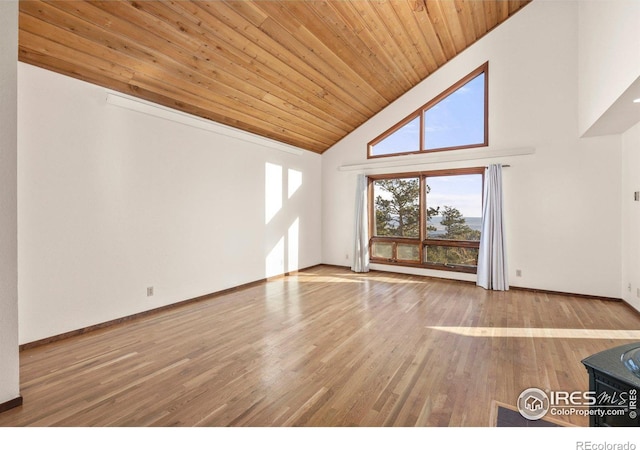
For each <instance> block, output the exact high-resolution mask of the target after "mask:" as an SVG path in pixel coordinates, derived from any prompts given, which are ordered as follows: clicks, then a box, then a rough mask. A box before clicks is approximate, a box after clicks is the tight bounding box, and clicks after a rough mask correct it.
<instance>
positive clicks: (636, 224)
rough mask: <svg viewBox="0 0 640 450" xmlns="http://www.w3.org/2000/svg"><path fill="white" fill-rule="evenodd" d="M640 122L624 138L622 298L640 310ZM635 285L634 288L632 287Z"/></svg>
mask: <svg viewBox="0 0 640 450" xmlns="http://www.w3.org/2000/svg"><path fill="white" fill-rule="evenodd" d="M636 191H640V123H638V124H637V125H635V126H634V127H633V128H631V129H630V130H628V131H627V132H626V133H624V134H623V135H622V295H623V299H624V300H625V301H627V302H628V303H629V304H631V305H632V306H633V307H634V308H636V309H637V310H640V291H639V290H640V234H639V230H640V202H636V201H634V197H633V193H634V192H636ZM629 285H631V287H629Z"/></svg>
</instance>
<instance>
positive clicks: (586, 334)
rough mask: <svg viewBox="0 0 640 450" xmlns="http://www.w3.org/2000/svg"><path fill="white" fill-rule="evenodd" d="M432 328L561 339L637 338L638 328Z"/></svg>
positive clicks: (639, 335) (477, 334) (468, 333)
mask: <svg viewBox="0 0 640 450" xmlns="http://www.w3.org/2000/svg"><path fill="white" fill-rule="evenodd" d="M427 328H430V329H432V330H436V331H444V332H447V333H454V334H458V335H460V336H469V337H498V338H500V337H515V338H520V337H521V338H563V339H639V340H640V330H582V329H571V328H507V327H439V326H429V327H427Z"/></svg>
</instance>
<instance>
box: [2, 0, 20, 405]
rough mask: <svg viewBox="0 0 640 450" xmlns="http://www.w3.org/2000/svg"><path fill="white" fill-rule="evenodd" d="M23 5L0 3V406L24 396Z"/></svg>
mask: <svg viewBox="0 0 640 450" xmlns="http://www.w3.org/2000/svg"><path fill="white" fill-rule="evenodd" d="M17 59H18V2H13V1H12V2H0V211H1V213H0V404H2V403H5V402H7V401H9V400H13V399H15V398H17V397H18V396H19V395H20V393H19V389H20V387H19V359H18V262H17V261H18V259H17V255H18V249H17V246H18V237H17V236H18V230H17V188H16V186H17V165H16V158H17V132H16V128H17V127H16V123H17V100H16V98H17V95H16V92H17V67H16V65H17V63H16V61H17Z"/></svg>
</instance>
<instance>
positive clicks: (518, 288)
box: [509, 286, 624, 302]
mask: <svg viewBox="0 0 640 450" xmlns="http://www.w3.org/2000/svg"><path fill="white" fill-rule="evenodd" d="M509 289H513V290H514V291H527V292H538V293H540V294H547V295H565V296H569V297H577V298H584V299H588V300H603V301H605V302H623V301H624V300H622V299H621V298H617V297H602V296H600V295H589V294H575V293H573V292H561V291H549V290H545V289H536V288H528V287H521V286H509Z"/></svg>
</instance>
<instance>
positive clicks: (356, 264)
mask: <svg viewBox="0 0 640 450" xmlns="http://www.w3.org/2000/svg"><path fill="white" fill-rule="evenodd" d="M368 222H369V221H368V210H367V177H366V176H365V175H364V174H359V175H358V180H357V186H356V216H355V221H354V223H355V229H354V242H353V264H352V265H351V270H353V271H354V272H368V271H369V223H368Z"/></svg>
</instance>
